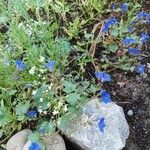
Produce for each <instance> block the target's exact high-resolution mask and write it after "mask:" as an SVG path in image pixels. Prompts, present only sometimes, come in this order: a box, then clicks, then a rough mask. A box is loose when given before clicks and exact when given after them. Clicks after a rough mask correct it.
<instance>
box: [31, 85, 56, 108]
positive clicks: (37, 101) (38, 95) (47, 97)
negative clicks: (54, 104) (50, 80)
mask: <svg viewBox="0 0 150 150" xmlns="http://www.w3.org/2000/svg"><path fill="white" fill-rule="evenodd" d="M46 90H48V86H47V85H42V86H41V87H39V88H38V89H37V91H36V93H35V95H34V96H33V99H34V100H35V104H36V106H37V108H40V109H42V110H45V109H48V108H49V107H50V106H49V105H48V104H49V102H50V101H51V100H53V92H52V91H51V92H48V93H45V91H46ZM43 92H44V93H45V94H44V93H43ZM41 98H42V99H43V101H42V102H41V100H40V99H41Z"/></svg>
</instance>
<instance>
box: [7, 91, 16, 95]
mask: <svg viewBox="0 0 150 150" xmlns="http://www.w3.org/2000/svg"><path fill="white" fill-rule="evenodd" d="M16 92H17V90H10V91H8V94H9V95H10V96H12V95H15V93H16Z"/></svg>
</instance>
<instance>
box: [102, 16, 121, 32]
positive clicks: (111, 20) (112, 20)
mask: <svg viewBox="0 0 150 150" xmlns="http://www.w3.org/2000/svg"><path fill="white" fill-rule="evenodd" d="M117 23H118V22H117V20H116V18H115V17H110V18H109V19H108V20H107V21H106V22H105V24H104V27H103V29H102V32H107V31H108V30H109V28H110V27H111V26H112V25H115V24H117Z"/></svg>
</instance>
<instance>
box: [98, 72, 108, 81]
mask: <svg viewBox="0 0 150 150" xmlns="http://www.w3.org/2000/svg"><path fill="white" fill-rule="evenodd" d="M95 76H96V78H97V79H101V81H102V82H105V81H111V77H110V75H109V74H108V73H106V72H102V71H100V72H95Z"/></svg>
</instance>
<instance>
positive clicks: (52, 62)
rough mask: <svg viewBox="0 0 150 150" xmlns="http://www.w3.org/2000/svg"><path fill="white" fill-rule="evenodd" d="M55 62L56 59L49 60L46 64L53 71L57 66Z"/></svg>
mask: <svg viewBox="0 0 150 150" xmlns="http://www.w3.org/2000/svg"><path fill="white" fill-rule="evenodd" d="M55 64H56V62H55V61H54V60H50V61H48V63H47V64H45V65H44V66H45V67H46V68H48V69H49V70H50V71H53V70H54V67H55Z"/></svg>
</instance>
